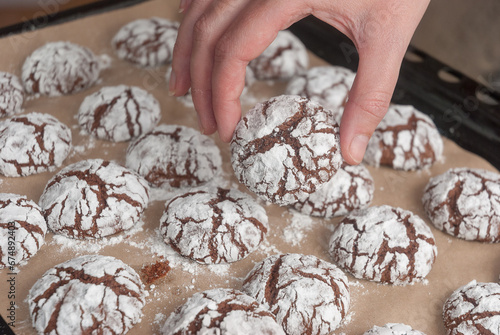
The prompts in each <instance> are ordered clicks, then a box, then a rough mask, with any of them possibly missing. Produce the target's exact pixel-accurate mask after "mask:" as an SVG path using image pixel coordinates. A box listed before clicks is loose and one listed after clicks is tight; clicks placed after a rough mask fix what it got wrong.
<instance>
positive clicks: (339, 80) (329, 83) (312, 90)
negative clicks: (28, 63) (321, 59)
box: [285, 65, 356, 111]
mask: <svg viewBox="0 0 500 335" xmlns="http://www.w3.org/2000/svg"><path fill="white" fill-rule="evenodd" d="M355 76H356V74H355V73H354V72H352V71H351V70H349V69H348V68H345V67H342V66H334V65H329V66H316V67H312V68H310V69H309V70H307V72H306V73H303V74H300V75H297V76H295V77H293V78H292V79H290V81H289V82H288V85H287V87H286V90H285V92H286V94H296V95H300V96H301V97H304V98H308V99H310V100H313V101H316V102H317V103H319V104H320V105H322V106H323V107H324V108H326V109H330V110H332V111H337V110H338V109H339V107H343V106H344V105H345V103H346V101H347V97H348V95H349V90H350V89H351V86H352V83H353V82H354V77H355Z"/></svg>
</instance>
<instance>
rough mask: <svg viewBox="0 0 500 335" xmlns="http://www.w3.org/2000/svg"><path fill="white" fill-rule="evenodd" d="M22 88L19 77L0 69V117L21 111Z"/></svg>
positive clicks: (22, 100)
mask: <svg viewBox="0 0 500 335" xmlns="http://www.w3.org/2000/svg"><path fill="white" fill-rule="evenodd" d="M23 102H24V88H23V85H21V82H20V81H19V78H18V77H17V76H15V75H13V74H11V73H8V72H1V71H0V117H6V116H12V115H14V114H18V113H20V112H21V111H22V108H21V107H22V105H23Z"/></svg>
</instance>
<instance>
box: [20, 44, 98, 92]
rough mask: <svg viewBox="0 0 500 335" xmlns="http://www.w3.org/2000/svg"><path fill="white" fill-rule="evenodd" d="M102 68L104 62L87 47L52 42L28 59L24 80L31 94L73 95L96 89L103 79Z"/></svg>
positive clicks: (26, 88) (34, 52) (37, 50)
mask: <svg viewBox="0 0 500 335" xmlns="http://www.w3.org/2000/svg"><path fill="white" fill-rule="evenodd" d="M101 67H102V65H101V64H100V60H99V59H98V58H97V57H96V56H95V55H94V53H93V52H92V51H91V50H90V49H88V48H86V47H83V46H80V45H77V44H74V43H70V42H50V43H47V44H45V45H43V46H42V47H40V48H38V49H36V50H35V51H33V53H32V54H31V55H30V56H29V57H28V58H27V59H26V60H25V62H24V64H23V71H22V80H23V84H24V88H25V90H26V92H27V93H29V94H37V93H39V94H42V95H48V96H59V95H64V94H72V93H76V92H80V91H83V90H85V89H87V88H88V87H90V86H92V85H93V84H94V83H95V82H96V81H97V80H98V79H99V73H100V71H101Z"/></svg>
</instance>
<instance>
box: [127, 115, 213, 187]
mask: <svg viewBox="0 0 500 335" xmlns="http://www.w3.org/2000/svg"><path fill="white" fill-rule="evenodd" d="M126 166H127V167H129V168H131V169H133V170H134V171H137V172H138V173H139V174H140V175H141V176H143V177H144V178H145V179H146V180H147V181H148V182H149V183H150V184H151V185H152V186H153V187H161V188H165V189H169V188H171V187H189V186H198V185H201V184H203V183H205V182H207V181H210V180H212V179H213V178H214V177H215V176H217V175H219V174H220V173H221V171H222V158H221V156H220V150H219V148H218V147H217V145H216V144H215V142H214V141H213V140H212V139H211V138H210V137H208V136H206V135H203V134H201V133H200V132H199V131H197V130H194V129H192V128H189V127H185V126H180V125H166V124H161V125H159V126H158V127H156V128H155V129H153V130H152V131H151V132H149V133H147V134H144V135H142V136H140V137H138V138H137V139H135V140H134V141H132V142H131V143H130V145H129V147H128V149H127V157H126Z"/></svg>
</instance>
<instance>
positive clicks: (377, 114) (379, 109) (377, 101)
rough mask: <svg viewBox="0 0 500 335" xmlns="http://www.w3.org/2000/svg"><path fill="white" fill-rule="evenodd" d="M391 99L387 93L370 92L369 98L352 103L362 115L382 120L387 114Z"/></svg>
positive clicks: (390, 95)
mask: <svg viewBox="0 0 500 335" xmlns="http://www.w3.org/2000/svg"><path fill="white" fill-rule="evenodd" d="M391 97H392V94H390V93H387V92H371V93H370V95H369V96H367V97H363V98H362V99H361V100H359V101H358V102H354V103H355V104H356V106H357V107H358V108H359V109H360V110H361V111H362V112H363V113H364V114H367V115H369V116H371V117H373V118H375V119H382V118H383V117H384V116H385V114H386V113H387V109H388V108H389V103H390V100H391Z"/></svg>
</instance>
